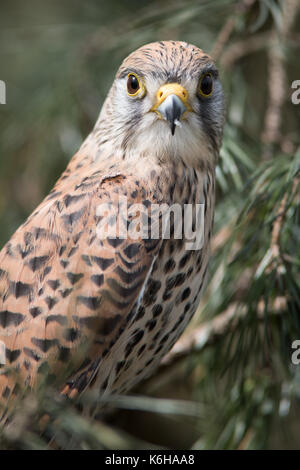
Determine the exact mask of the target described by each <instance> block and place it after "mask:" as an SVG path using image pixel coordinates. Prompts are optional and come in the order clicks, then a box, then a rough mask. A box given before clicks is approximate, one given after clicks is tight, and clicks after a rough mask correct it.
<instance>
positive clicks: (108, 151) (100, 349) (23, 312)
mask: <svg viewBox="0 0 300 470" xmlns="http://www.w3.org/2000/svg"><path fill="white" fill-rule="evenodd" d="M224 123H225V105H224V93H223V90H222V85H221V81H220V78H219V73H218V69H217V67H216V64H215V63H214V61H213V59H212V58H211V57H210V56H209V55H208V54H206V53H205V52H203V51H202V50H201V49H199V48H198V47H197V46H194V45H191V44H188V43H186V42H183V41H159V42H153V43H150V44H147V45H143V46H141V47H140V48H138V49H137V50H135V51H134V52H132V53H131V54H130V55H129V56H128V57H127V58H125V60H124V61H123V62H122V64H121V66H120V68H119V70H118V71H117V73H116V76H115V79H114V81H113V84H112V86H111V88H110V90H109V92H108V95H107V98H106V99H105V101H104V103H103V106H102V109H101V111H100V115H99V117H98V119H97V121H96V124H95V126H94V128H93V129H92V131H91V133H90V134H89V136H88V137H87V138H86V140H85V141H84V142H83V143H82V145H81V147H80V148H79V150H78V152H77V153H76V154H75V155H74V156H73V158H72V159H71V160H70V162H69V164H68V166H67V168H66V170H65V171H64V173H63V174H62V175H61V177H60V178H59V180H58V181H57V183H56V184H55V186H54V188H53V189H52V190H51V192H50V193H49V195H48V196H47V197H46V198H45V199H44V200H43V202H42V203H41V204H40V205H39V206H38V207H37V208H36V209H35V210H34V212H33V213H32V214H31V215H30V216H29V217H28V219H27V220H26V221H25V222H24V223H23V225H21V227H20V228H19V229H18V230H17V231H16V232H15V234H14V235H13V236H12V237H11V239H10V240H9V241H8V242H7V243H6V245H5V246H4V247H3V249H2V250H1V252H0V342H1V344H2V345H4V350H5V360H4V361H2V362H3V363H2V364H1V366H0V402H1V403H2V404H3V403H5V404H7V403H9V402H10V401H11V400H14V399H15V398H16V397H17V396H19V394H20V393H22V392H24V390H27V389H30V390H34V389H36V387H37V386H38V384H39V383H40V382H41V380H42V378H43V377H44V375H45V374H46V375H51V376H52V377H54V379H55V380H57V387H58V389H59V390H60V391H61V393H62V394H63V395H65V396H66V397H69V398H70V399H72V398H73V397H76V396H79V395H80V394H82V393H84V392H85V391H86V390H89V389H95V390H96V391H97V394H99V397H102V398H103V399H105V398H107V397H111V396H112V395H114V394H124V393H127V392H128V391H129V390H130V389H132V387H134V386H135V385H136V384H138V383H139V382H140V381H141V380H143V379H145V378H146V377H148V376H149V375H151V374H153V373H154V371H155V369H156V368H157V367H158V366H159V363H160V361H161V360H162V358H163V356H164V355H165V354H166V353H167V352H168V351H169V350H170V349H171V348H172V346H173V345H174V344H175V342H176V341H177V340H178V338H179V337H180V335H181V334H182V332H183V331H184V329H185V328H186V326H187V325H188V323H189V322H190V320H191V318H192V316H193V315H194V313H195V311H196V309H197V307H198V305H199V301H200V298H201V295H202V293H203V289H204V285H205V281H206V277H207V272H208V265H209V259H210V240H211V236H212V230H213V219H214V207H215V173H216V165H217V162H218V157H219V152H220V147H221V144H222V136H223V128H224ZM120 200H121V201H122V204H120ZM124 201H125V202H126V203H125V202H124ZM124 204H125V206H126V207H125V206H124ZM172 205H176V207H179V208H181V209H184V207H185V206H187V205H192V206H193V205H199V206H201V207H203V220H202V219H201V220H202V226H201V227H200V228H199V227H198V229H199V230H202V244H201V247H200V248H199V247H195V246H192V247H191V246H188V242H189V241H190V240H189V239H188V237H187V236H186V234H185V233H183V235H182V236H181V237H176V236H175V231H176V227H177V226H176V224H177V222H176V220H177V219H176V217H175V215H174V214H173V217H172V215H170V217H169V219H168V220H169V222H170V234H169V236H166V237H164V236H162V234H160V236H158V237H152V236H151V233H150V234H149V230H148V232H147V234H146V236H142V235H141V233H140V232H139V230H138V227H137V225H138V224H136V225H135V228H136V233H134V230H131V232H130V233H129V234H128V233H127V236H119V235H120V233H119V232H118V230H119V231H120V227H121V225H122V227H123V228H124V227H125V228H127V229H128V227H129V226H130V227H131V225H132V223H134V221H135V220H136V219H138V220H139V222H141V220H142V219H141V217H140V216H141V212H143V214H142V215H143V220H144V221H145V220H146V221H148V222H149V220H150V221H152V220H154V219H155V210H154V211H152V208H153V207H155V208H156V215H157V211H158V212H159V208H160V207H161V206H163V207H165V208H169V207H171V206H172ZM136 206H138V208H140V210H139V211H137V212H136V214H134V207H136ZM104 208H105V210H106V215H105V214H104V212H105V211H104ZM141 208H142V209H141ZM131 209H132V211H131V213H130V210H131ZM164 213H165V212H161V213H160V215H159V216H158V218H156V221H155V224H156V226H159V225H160V223H161V220H162V215H163V214H164ZM170 214H171V213H170ZM174 221H175V222H174ZM103 222H105V223H103ZM191 223H192V225H193V226H195V224H196V216H195V214H194V213H193V215H192V219H191ZM104 225H105V227H106V230H107V232H108V233H109V235H108V236H106V237H105V236H102V235H103V234H102V232H101V230H100V229H102V228H103V227H104ZM116 225H118V227H116ZM196 225H197V224H196ZM198 225H199V224H198ZM117 228H118V230H116V229H117ZM131 228H132V227H131ZM100 232H101V233H100ZM112 232H113V233H112ZM143 235H144V234H143ZM62 371H64V373H62ZM65 371H67V376H66V375H65Z"/></svg>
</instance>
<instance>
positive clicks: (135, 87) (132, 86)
mask: <svg viewBox="0 0 300 470" xmlns="http://www.w3.org/2000/svg"><path fill="white" fill-rule="evenodd" d="M141 93H142V94H141ZM144 93H145V87H144V84H143V82H142V80H141V79H140V78H139V77H138V76H137V75H136V74H135V73H133V72H130V73H129V74H128V78H127V94H128V95H129V96H131V97H134V96H137V95H139V94H141V97H142V96H143V95H144Z"/></svg>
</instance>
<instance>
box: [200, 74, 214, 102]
mask: <svg viewBox="0 0 300 470" xmlns="http://www.w3.org/2000/svg"><path fill="white" fill-rule="evenodd" d="M213 91H214V80H213V76H212V74H211V73H210V72H207V73H204V74H203V75H202V77H201V78H200V80H199V84H198V93H199V94H200V95H201V96H203V98H209V97H210V96H211V95H212V94H213Z"/></svg>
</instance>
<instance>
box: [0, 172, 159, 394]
mask: <svg viewBox="0 0 300 470" xmlns="http://www.w3.org/2000/svg"><path fill="white" fill-rule="evenodd" d="M119 196H122V197H127V201H128V205H129V206H130V205H132V204H136V203H139V204H143V207H145V208H147V207H149V202H151V200H152V197H153V192H152V191H151V189H149V187H147V183H145V185H143V184H141V182H140V181H137V180H136V178H135V177H134V176H133V175H122V174H119V173H112V174H108V175H103V174H102V175H101V174H100V175H99V172H97V171H96V172H95V173H94V174H92V175H91V176H86V177H83V178H81V179H80V182H78V180H77V183H76V178H75V179H74V178H73V177H71V176H70V177H68V173H67V174H65V175H64V176H63V178H62V179H61V180H60V182H59V183H58V185H57V186H56V187H55V189H54V190H53V191H52V192H51V193H50V195H49V196H48V197H47V198H46V199H45V200H44V202H43V203H42V204H41V205H40V206H39V208H38V209H37V210H36V211H35V212H34V213H33V214H32V215H31V216H30V217H29V219H28V220H27V221H26V222H25V224H23V225H22V226H21V227H20V228H19V229H18V230H17V232H16V233H15V234H14V236H13V237H12V238H11V240H10V241H9V242H8V243H7V244H6V245H5V247H4V248H3V250H2V251H1V252H0V340H1V341H3V342H4V343H5V346H6V358H7V365H8V366H12V367H13V368H14V369H17V370H19V371H20V372H21V377H22V380H23V379H24V380H25V381H26V382H27V383H28V384H29V385H31V386H32V385H34V384H35V382H36V380H37V379H38V377H39V372H40V371H44V370H51V373H54V374H57V371H58V370H60V369H61V368H60V366H64V365H66V364H72V367H71V369H70V373H74V372H75V371H76V368H78V367H79V366H80V365H81V363H82V355H80V354H78V350H79V349H80V348H78V346H79V344H81V345H82V344H83V345H85V352H84V358H85V362H86V363H89V361H93V360H95V358H97V357H101V355H102V354H103V352H104V351H106V350H107V348H109V345H110V344H111V343H112V342H113V341H114V340H115V338H116V337H117V336H118V334H119V332H120V331H121V329H122V327H123V325H124V324H125V323H126V320H128V316H129V315H130V313H131V312H132V309H133V307H134V306H135V305H136V304H137V302H138V300H139V295H140V294H141V292H142V290H143V287H144V284H145V282H146V280H147V278H148V277H147V276H149V272H150V271H151V267H152V265H153V261H154V259H155V254H156V253H157V251H158V249H159V246H160V243H161V242H160V240H150V239H148V240H147V239H143V238H142V237H139V238H138V239H133V238H131V239H130V238H127V239H121V238H117V237H115V238H114V237H113V236H112V237H109V238H107V239H104V240H101V239H100V238H99V236H98V235H99V233H98V232H97V227H99V223H100V222H101V220H103V219H102V216H103V214H102V215H101V214H100V215H99V212H98V211H99V210H98V208H99V205H100V204H110V205H109V206H108V210H109V211H111V213H112V214H119V215H120V214H121V215H122V216H123V219H124V220H125V222H126V224H127V225H128V221H130V220H129V218H127V219H126V215H124V214H123V212H122V211H123V208H120V206H118V204H119ZM102 207H103V206H102ZM110 223H111V224H112V225H113V223H114V222H113V220H111V221H110ZM1 373H2V375H0V398H1V394H2V395H3V397H4V398H5V397H8V396H9V395H10V394H11V392H12V390H11V389H12V387H13V384H14V380H13V379H12V378H11V377H12V376H11V375H9V373H8V371H7V368H3V367H2V369H0V374H1ZM23 383H24V382H23Z"/></svg>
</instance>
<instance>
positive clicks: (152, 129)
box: [99, 41, 224, 160]
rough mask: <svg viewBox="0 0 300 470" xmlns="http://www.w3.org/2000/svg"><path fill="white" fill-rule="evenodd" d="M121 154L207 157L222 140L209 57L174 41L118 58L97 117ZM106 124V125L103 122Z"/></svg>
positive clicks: (219, 101)
mask: <svg viewBox="0 0 300 470" xmlns="http://www.w3.org/2000/svg"><path fill="white" fill-rule="evenodd" d="M108 119H109V121H110V123H111V125H110V129H109V132H110V138H112V139H114V142H115V143H114V145H115V148H120V149H121V151H122V152H123V158H130V157H131V156H134V155H135V156H136V154H137V151H139V153H140V154H142V155H148V154H151V155H156V157H158V158H159V159H160V160H164V159H166V158H170V156H171V158H176V157H177V156H179V157H181V158H182V159H184V160H194V159H195V158H196V159H197V158H202V159H203V158H204V159H208V158H212V157H211V156H212V154H213V155H217V153H218V151H219V147H220V145H221V140H222V133H223V126H224V100H223V91H222V86H221V84H220V81H219V78H218V71H217V68H216V66H215V64H214V62H213V60H212V59H211V58H210V57H209V56H208V55H207V54H205V53H204V52H203V51H202V50H201V49H199V48H197V47H195V46H192V45H190V44H187V43H185V42H178V41H163V42H155V43H151V44H148V45H145V46H143V47H141V48H140V49H138V50H136V51H135V52H133V53H132V54H130V55H129V56H128V57H127V58H126V59H125V60H124V62H123V63H122V65H121V67H120V69H119V70H118V73H117V75H116V79H115V81H114V84H113V86H112V88H111V91H110V93H109V95H108V98H107V100H106V103H105V105H104V107H103V111H102V113H101V115H100V122H99V123H100V124H101V120H103V121H105V122H106V126H107V120H108ZM106 128H107V127H106Z"/></svg>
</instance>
